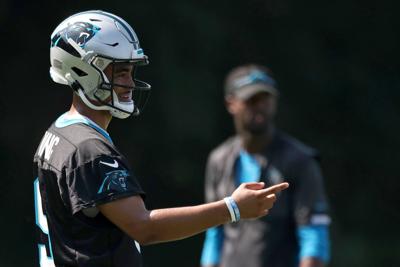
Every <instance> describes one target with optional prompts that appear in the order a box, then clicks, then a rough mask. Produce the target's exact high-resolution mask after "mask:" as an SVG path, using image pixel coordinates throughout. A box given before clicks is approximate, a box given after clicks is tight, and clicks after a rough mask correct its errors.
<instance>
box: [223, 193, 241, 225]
mask: <svg viewBox="0 0 400 267" xmlns="http://www.w3.org/2000/svg"><path fill="white" fill-rule="evenodd" d="M224 201H225V204H226V206H227V207H228V210H229V214H230V215H231V222H237V221H239V220H240V214H238V216H237V214H236V212H235V208H236V209H237V205H236V202H235V200H233V198H232V197H226V198H224ZM237 210H238V211H237V212H239V209H237Z"/></svg>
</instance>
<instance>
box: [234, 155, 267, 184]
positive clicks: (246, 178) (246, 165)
mask: <svg viewBox="0 0 400 267" xmlns="http://www.w3.org/2000/svg"><path fill="white" fill-rule="evenodd" d="M260 175H261V166H260V164H259V163H258V161H257V160H256V159H255V158H254V157H253V156H252V155H251V154H249V153H247V152H246V151H244V150H242V151H240V154H239V158H238V161H237V163H236V177H235V179H236V183H237V184H238V185H240V184H241V183H248V182H258V181H259V180H260Z"/></svg>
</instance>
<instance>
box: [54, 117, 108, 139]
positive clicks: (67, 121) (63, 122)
mask: <svg viewBox="0 0 400 267" xmlns="http://www.w3.org/2000/svg"><path fill="white" fill-rule="evenodd" d="M67 113H68V112H66V113H64V114H62V115H61V116H60V117H59V118H58V119H57V120H56V123H55V126H56V127H57V128H63V127H66V126H69V125H72V124H76V123H83V124H86V125H88V126H90V127H92V128H93V129H95V130H96V131H98V132H99V133H100V134H101V135H103V136H104V137H105V138H106V139H107V140H108V141H110V142H111V143H113V141H112V140H111V137H110V135H109V134H108V133H107V132H106V131H105V130H104V129H103V128H101V127H100V126H99V125H98V124H97V123H95V122H94V121H92V120H91V119H89V118H88V117H86V116H83V115H81V114H79V113H78V114H74V115H69V114H67Z"/></svg>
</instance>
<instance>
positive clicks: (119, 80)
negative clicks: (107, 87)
mask: <svg viewBox="0 0 400 267" xmlns="http://www.w3.org/2000/svg"><path fill="white" fill-rule="evenodd" d="M133 70H134V65H133V64H132V63H115V64H110V65H108V66H107V67H106V68H105V70H104V73H105V74H106V76H107V78H108V80H109V81H110V82H112V83H113V84H114V86H113V90H114V91H115V93H116V94H117V96H118V100H119V101H120V102H131V101H132V88H133V87H134V86H135V83H134V81H133Z"/></svg>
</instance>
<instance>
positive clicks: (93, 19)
mask: <svg viewBox="0 0 400 267" xmlns="http://www.w3.org/2000/svg"><path fill="white" fill-rule="evenodd" d="M89 20H90V21H101V19H89Z"/></svg>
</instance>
